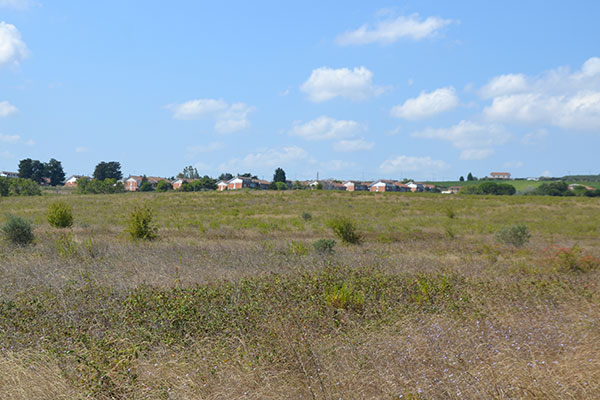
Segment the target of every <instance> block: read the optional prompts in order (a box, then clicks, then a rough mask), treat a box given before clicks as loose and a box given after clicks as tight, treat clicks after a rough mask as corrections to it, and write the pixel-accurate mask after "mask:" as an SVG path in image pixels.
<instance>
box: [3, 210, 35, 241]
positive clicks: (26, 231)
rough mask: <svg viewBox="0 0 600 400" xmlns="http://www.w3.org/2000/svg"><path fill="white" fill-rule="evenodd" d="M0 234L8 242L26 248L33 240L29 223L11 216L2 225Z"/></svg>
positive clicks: (31, 227)
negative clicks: (0, 233)
mask: <svg viewBox="0 0 600 400" xmlns="http://www.w3.org/2000/svg"><path fill="white" fill-rule="evenodd" d="M2 233H3V234H4V237H5V238H6V239H7V240H8V241H10V242H11V243H13V244H15V245H18V246H26V245H28V244H30V243H32V242H33V240H34V239H35V236H34V234H33V226H32V225H31V222H29V221H27V220H26V219H23V218H20V217H15V216H13V215H9V216H8V220H7V221H6V222H5V223H4V225H2Z"/></svg>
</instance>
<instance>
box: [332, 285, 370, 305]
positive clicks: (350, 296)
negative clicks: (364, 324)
mask: <svg viewBox="0 0 600 400" xmlns="http://www.w3.org/2000/svg"><path fill="white" fill-rule="evenodd" d="M325 299H326V301H327V304H329V305H330V306H331V307H333V308H335V309H344V310H350V309H352V310H355V311H362V309H363V307H364V304H365V295H364V294H363V293H362V292H361V291H359V290H355V289H354V288H353V287H352V286H351V285H349V284H347V283H344V284H343V285H342V286H341V287H340V286H334V287H333V288H331V289H329V290H327V291H326V292H325Z"/></svg>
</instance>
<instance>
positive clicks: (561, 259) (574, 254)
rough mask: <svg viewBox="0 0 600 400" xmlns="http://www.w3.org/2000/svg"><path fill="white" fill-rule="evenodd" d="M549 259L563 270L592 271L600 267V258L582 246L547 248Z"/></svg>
mask: <svg viewBox="0 0 600 400" xmlns="http://www.w3.org/2000/svg"><path fill="white" fill-rule="evenodd" d="M547 253H548V256H547V260H548V261H549V262H550V263H551V264H554V265H556V267H557V268H558V270H559V271H561V272H590V271H593V270H596V269H598V268H599V267H600V259H598V258H596V257H594V256H592V255H590V254H588V253H587V252H585V251H584V250H583V249H582V248H580V247H579V246H577V245H575V246H573V247H551V248H548V249H547Z"/></svg>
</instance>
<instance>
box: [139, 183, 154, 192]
mask: <svg viewBox="0 0 600 400" xmlns="http://www.w3.org/2000/svg"><path fill="white" fill-rule="evenodd" d="M138 191H140V192H153V191H154V186H152V184H151V183H150V182H144V183H142V185H141V186H140V188H139V189H138Z"/></svg>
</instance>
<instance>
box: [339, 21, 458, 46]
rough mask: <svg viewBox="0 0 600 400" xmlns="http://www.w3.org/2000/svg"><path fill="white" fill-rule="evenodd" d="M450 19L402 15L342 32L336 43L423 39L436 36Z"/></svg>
mask: <svg viewBox="0 0 600 400" xmlns="http://www.w3.org/2000/svg"><path fill="white" fill-rule="evenodd" d="M452 22H453V21H452V20H450V19H442V18H438V17H427V18H425V19H422V18H419V14H412V15H409V16H400V17H397V18H393V19H387V20H384V21H379V22H377V23H376V24H375V26H374V27H370V26H369V25H367V24H365V25H363V26H361V27H360V28H358V29H356V30H354V31H349V32H345V33H343V34H341V35H340V36H338V37H337V38H336V43H337V44H339V45H342V46H347V45H362V44H370V43H382V44H390V43H394V42H396V41H398V40H400V39H412V40H422V39H425V38H429V37H433V36H435V35H436V34H437V33H438V32H439V31H440V30H441V29H442V28H444V27H445V26H447V25H449V24H451V23H452Z"/></svg>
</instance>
